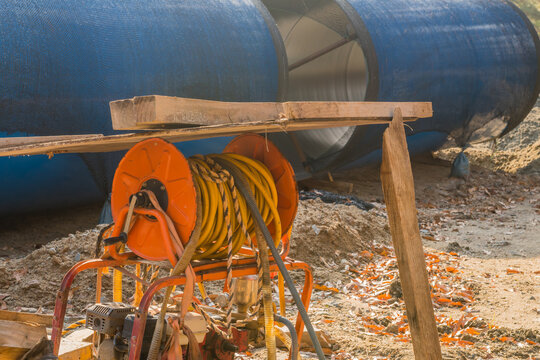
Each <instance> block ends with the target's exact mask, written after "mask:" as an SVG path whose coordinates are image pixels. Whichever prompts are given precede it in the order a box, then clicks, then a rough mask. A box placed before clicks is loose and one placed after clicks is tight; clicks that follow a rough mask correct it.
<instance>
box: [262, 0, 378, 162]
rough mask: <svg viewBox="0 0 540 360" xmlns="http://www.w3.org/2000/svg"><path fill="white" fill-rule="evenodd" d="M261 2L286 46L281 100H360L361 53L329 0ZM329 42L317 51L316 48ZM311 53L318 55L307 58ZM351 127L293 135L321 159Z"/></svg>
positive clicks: (307, 152)
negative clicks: (285, 78) (285, 75)
mask: <svg viewBox="0 0 540 360" xmlns="http://www.w3.org/2000/svg"><path fill="white" fill-rule="evenodd" d="M263 3H264V4H265V5H266V7H267V8H268V10H269V11H270V13H271V15H272V16H273V17H274V20H275V21H276V23H277V25H278V28H279V31H280V32H281V35H282V37H283V41H284V43H285V48H286V51H287V57H288V63H289V69H290V70H289V79H288V84H287V89H286V92H285V99H286V100H290V101H361V100H364V99H365V95H366V89H367V83H368V69H367V65H366V58H365V56H364V52H363V51H362V48H361V47H360V46H359V45H358V43H357V41H355V40H354V37H355V35H356V34H355V32H354V29H353V27H352V26H351V24H350V22H349V20H348V18H347V16H346V15H345V13H344V12H343V10H342V9H341V8H340V7H339V6H338V5H337V4H336V3H335V2H334V1H333V0H263ZM347 40H349V41H348V42H346V41H347ZM345 42H346V43H345ZM337 45H340V46H337ZM333 47H335V48H334V49H332V50H330V51H328V52H327V53H325V54H323V55H321V51H322V50H324V49H326V50H329V49H331V48H333ZM323 52H324V51H323ZM315 54H319V55H320V56H318V57H316V58H313V56H315ZM310 58H312V59H311V60H310V61H307V62H305V63H304V64H302V65H299V66H297V67H296V66H295V65H298V64H299V63H303V60H307V59H310ZM291 66H293V67H294V68H291ZM352 130H353V129H352V128H348V127H342V128H333V129H324V130H308V131H301V132H296V133H295V136H296V138H297V140H298V142H299V143H300V145H301V147H302V149H303V152H304V153H305V155H306V157H308V158H309V159H311V160H319V159H320V161H321V162H324V161H325V159H327V158H328V159H329V158H331V157H332V156H333V155H334V154H335V152H336V151H339V150H340V149H341V148H342V147H343V146H344V145H345V144H346V143H347V141H348V140H349V138H350V136H351V134H352ZM277 138H278V139H275V140H274V141H276V142H278V143H279V142H281V141H286V140H284V139H283V137H281V136H278V137H277ZM278 145H279V144H278Z"/></svg>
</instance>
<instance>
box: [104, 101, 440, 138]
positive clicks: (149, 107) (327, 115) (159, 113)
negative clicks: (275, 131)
mask: <svg viewBox="0 0 540 360" xmlns="http://www.w3.org/2000/svg"><path fill="white" fill-rule="evenodd" d="M396 106H399V107H400V108H401V109H402V112H403V117H404V118H405V119H416V118H425V117H431V116H432V115H433V111H432V108H431V103H425V102H418V103H385V102H338V101H335V102H325V101H308V102H284V103H279V102H222V101H211V100H200V99H187V98H179V97H170V96H158V95H150V96H138V97H134V98H132V99H126V100H117V101H112V102H111V103H110V109H111V118H112V123H113V128H114V129H116V130H135V129H139V130H141V129H156V128H178V127H187V126H201V125H203V126H207V125H223V124H243V123H256V122H264V121H279V120H285V119H288V120H309V119H325V120H327V121H331V120H347V119H349V120H351V119H357V120H358V119H364V120H384V119H389V118H391V116H392V113H393V110H394V108H395V107H396Z"/></svg>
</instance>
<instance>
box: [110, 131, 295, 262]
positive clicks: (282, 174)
mask: <svg viewBox="0 0 540 360" xmlns="http://www.w3.org/2000/svg"><path fill="white" fill-rule="evenodd" d="M223 153H224V154H237V155H241V156H245V157H248V158H250V159H253V160H256V161H258V162H260V163H261V164H263V165H264V166H265V167H266V168H267V169H268V171H269V172H270V174H271V175H272V178H273V180H274V182H275V187H276V191H277V199H278V201H277V213H278V214H279V218H280V221H281V225H282V226H281V228H282V229H281V230H282V231H281V234H280V235H281V237H282V238H283V240H288V236H289V235H288V234H290V229H291V226H292V223H293V221H294V218H295V215H296V211H297V209H298V188H297V185H296V180H295V176H294V171H293V169H292V167H291V165H290V163H289V162H288V161H287V160H286V159H285V157H284V156H283V155H282V154H281V152H280V151H279V150H278V149H277V147H276V146H275V145H274V144H272V143H271V142H270V141H268V140H267V139H265V138H264V137H262V136H260V135H257V134H245V135H240V136H238V137H236V138H234V139H233V140H232V141H231V142H230V143H229V144H228V145H227V146H226V147H225V149H224V151H223ZM198 185H199V186H205V185H204V184H202V183H201V182H200V179H198ZM142 190H149V191H152V192H153V193H154V194H155V196H156V198H157V200H158V202H159V205H160V206H161V208H162V209H163V211H165V212H166V213H167V215H168V216H169V217H170V218H171V219H172V221H173V223H174V227H175V229H176V231H177V232H178V235H179V237H180V239H181V241H182V243H183V244H186V243H187V242H188V240H189V238H190V235H191V233H192V231H193V229H194V227H195V223H196V220H197V219H196V216H197V199H196V197H197V192H196V189H195V185H194V176H193V175H192V173H191V170H190V164H189V161H188V160H187V159H186V158H185V157H184V156H183V155H182V153H181V152H180V151H179V150H178V149H177V148H176V147H175V146H174V145H173V144H171V143H169V142H167V141H165V140H163V139H159V138H153V139H148V140H144V141H142V142H140V143H138V144H136V145H135V146H134V147H132V148H131V149H130V150H129V151H128V152H127V154H126V155H125V156H124V158H123V159H122V161H121V162H120V164H119V165H118V168H117V170H116V173H115V176H114V180H113V186H112V196H111V209H112V215H113V220H114V222H115V223H116V224H117V226H122V224H123V223H124V221H125V219H122V216H124V217H125V216H126V213H127V208H128V207H129V203H130V198H131V196H132V195H133V194H136V193H138V192H140V191H142ZM201 196H203V197H204V195H201ZM211 201H215V199H207V198H202V199H201V203H202V204H203V205H202V206H203V207H207V205H208V204H210V202H211ZM219 208H220V209H221V207H219ZM202 210H203V211H202V214H203V216H205V217H207V216H208V214H206V215H205V211H206V210H205V208H203V209H202ZM149 213H150V211H149V210H148V209H139V210H138V209H136V210H135V212H134V214H136V215H134V217H136V219H135V218H134V219H133V220H132V222H131V224H132V226H131V229H130V230H129V236H128V240H127V246H128V248H129V249H130V250H131V251H133V253H135V254H136V255H138V256H140V257H142V258H144V259H147V260H152V261H162V260H167V259H169V260H170V249H171V244H169V243H167V244H166V243H165V242H168V241H171V240H170V237H169V234H168V233H166V234H164V233H163V232H164V231H165V232H166V231H167V230H166V229H164V228H163V226H161V225H160V222H159V221H158V219H157V218H156V217H154V216H150V215H149ZM160 220H161V219H160ZM218 225H221V224H211V225H210V226H212V227H213V228H215V227H217V226H218ZM165 228H166V227H165ZM115 230H116V231H115V233H117V232H118V233H119V230H118V229H115ZM206 230H208V231H210V230H213V231H214V230H215V229H206ZM269 230H270V232H271V233H274V231H275V230H274V225H273V223H271V224H270V226H269ZM203 231H205V229H203ZM206 246H207V248H206V249H208V244H207V245H206ZM203 251H204V250H203ZM240 253H243V252H242V251H241V250H240Z"/></svg>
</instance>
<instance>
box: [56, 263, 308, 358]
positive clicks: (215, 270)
mask: <svg viewBox="0 0 540 360" xmlns="http://www.w3.org/2000/svg"><path fill="white" fill-rule="evenodd" d="M123 255H125V256H126V259H124V260H114V259H93V260H85V261H81V262H79V263H77V264H75V265H74V266H73V267H72V268H71V269H70V270H69V271H68V272H67V274H66V275H65V276H64V279H63V280H62V284H61V286H60V290H59V291H58V295H57V297H56V304H55V308H54V317H53V327H52V335H51V339H52V341H53V344H54V354H55V355H58V351H59V348H60V341H61V340H62V330H63V326H64V318H65V315H66V307H67V301H68V295H69V291H70V289H71V285H72V284H73V280H74V279H75V277H76V276H77V274H79V273H80V272H82V271H85V270H89V269H102V268H106V267H116V266H126V265H136V264H142V263H148V262H147V261H144V260H140V259H129V257H131V256H133V255H134V254H133V253H125V254H123ZM270 260H271V264H270V271H272V272H277V271H278V267H277V265H276V263H275V262H274V261H273V258H271V259H270ZM285 266H286V267H287V269H288V270H303V271H304V273H305V279H304V288H303V290H302V303H303V304H304V306H305V308H306V310H308V308H309V303H310V299H311V293H312V291H313V273H312V271H311V268H310V266H309V265H308V264H306V263H305V262H301V261H295V260H292V259H290V258H286V259H285ZM194 270H195V273H196V275H197V279H196V281H197V282H203V281H215V280H223V279H225V278H226V276H227V262H226V261H218V262H211V263H206V264H204V263H201V264H196V263H195V264H194ZM255 274H257V265H256V262H255V259H253V258H244V259H236V260H234V261H233V271H232V275H233V277H235V278H237V277H242V276H246V275H255ZM185 282H186V277H185V276H173V277H165V278H161V279H158V280H156V281H155V282H154V283H152V285H151V286H150V287H149V288H148V289H147V290H146V292H145V293H144V295H143V297H142V300H141V302H140V305H139V308H138V309H137V311H136V317H135V323H134V325H133V331H132V333H131V338H130V352H129V359H130V360H136V359H139V358H140V353H141V348H142V342H143V335H144V328H145V326H146V318H147V315H148V307H149V306H150V303H151V301H152V298H153V297H154V294H155V293H156V292H157V291H159V290H160V289H163V288H165V287H168V286H172V285H183V284H185ZM303 331H304V321H303V320H302V317H301V316H300V315H299V314H298V316H297V319H296V332H297V334H298V339H301V338H302V334H303Z"/></svg>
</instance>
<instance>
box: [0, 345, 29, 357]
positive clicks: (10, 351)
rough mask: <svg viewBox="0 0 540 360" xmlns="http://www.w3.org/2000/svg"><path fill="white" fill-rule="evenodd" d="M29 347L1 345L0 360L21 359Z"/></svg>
mask: <svg viewBox="0 0 540 360" xmlns="http://www.w3.org/2000/svg"><path fill="white" fill-rule="evenodd" d="M27 351H28V349H25V348H16V347H10V346H0V360H17V359H20V358H21V357H22V356H23V355H24V354H25V353H26V352H27Z"/></svg>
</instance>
